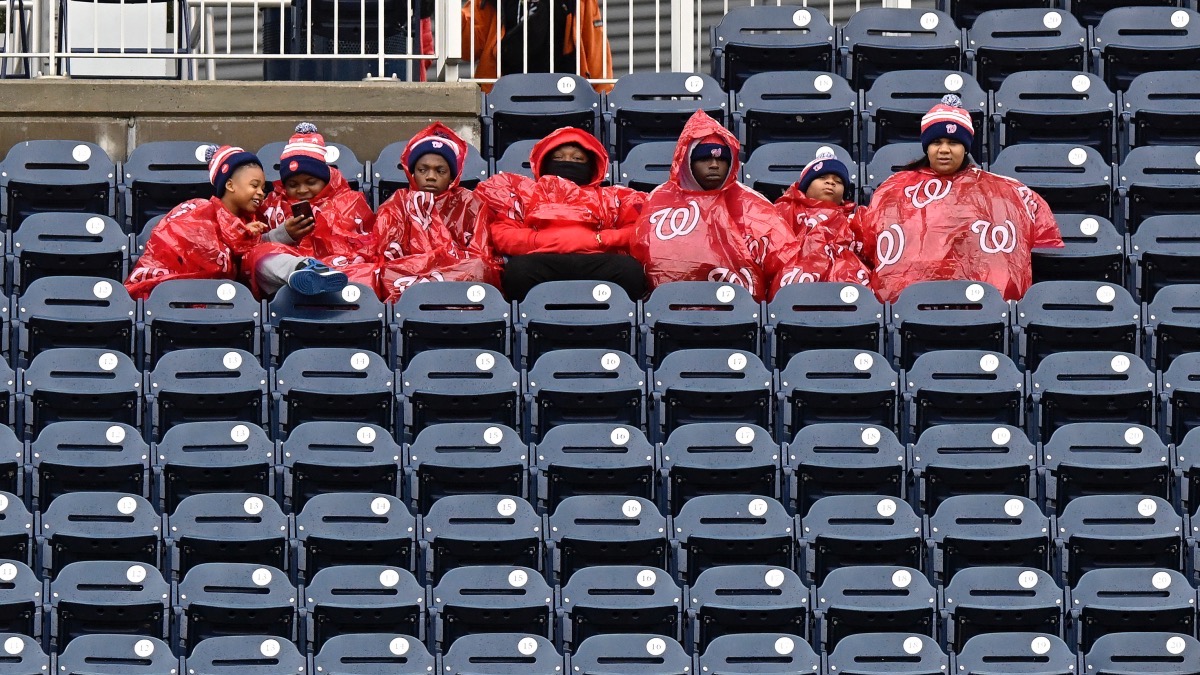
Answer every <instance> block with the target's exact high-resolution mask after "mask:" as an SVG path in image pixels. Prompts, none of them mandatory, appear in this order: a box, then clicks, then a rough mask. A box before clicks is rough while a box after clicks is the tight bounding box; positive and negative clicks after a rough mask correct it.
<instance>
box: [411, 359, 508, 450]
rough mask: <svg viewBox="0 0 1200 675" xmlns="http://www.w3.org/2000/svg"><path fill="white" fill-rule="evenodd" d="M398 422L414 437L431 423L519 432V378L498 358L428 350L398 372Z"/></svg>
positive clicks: (503, 360) (504, 360) (506, 361)
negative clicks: (400, 395)
mask: <svg viewBox="0 0 1200 675" xmlns="http://www.w3.org/2000/svg"><path fill="white" fill-rule="evenodd" d="M402 382H403V385H402V389H401V391H402V393H403V395H404V423H405V426H406V427H407V429H408V433H409V434H411V435H412V436H416V435H417V434H419V433H421V431H422V430H423V429H425V428H426V427H428V426H430V425H433V424H452V423H453V424H462V423H465V422H490V423H492V424H502V425H506V426H508V427H509V428H510V429H519V428H520V427H519V426H518V425H519V424H520V422H521V410H520V409H521V375H520V373H518V372H517V371H516V370H515V369H514V368H513V366H512V364H511V363H509V361H508V359H507V358H505V357H504V355H502V354H500V353H497V352H493V351H487V350H476V349H434V350H430V351H426V352H421V353H420V354H417V355H416V356H415V357H414V358H413V360H412V361H410V362H409V364H408V367H407V368H405V370H404V376H403V378H402Z"/></svg>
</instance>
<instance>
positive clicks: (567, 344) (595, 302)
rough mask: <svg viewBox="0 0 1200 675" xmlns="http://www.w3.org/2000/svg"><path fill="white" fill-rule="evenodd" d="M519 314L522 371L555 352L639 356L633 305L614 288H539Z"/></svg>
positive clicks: (573, 284)
mask: <svg viewBox="0 0 1200 675" xmlns="http://www.w3.org/2000/svg"><path fill="white" fill-rule="evenodd" d="M405 295H407V293H406V294H405ZM518 312H519V313H518V314H517V316H516V321H515V322H514V323H515V326H514V328H515V329H516V345H517V346H516V349H515V351H516V353H517V354H518V355H519V356H520V358H521V362H522V363H523V364H524V366H525V367H526V368H529V367H532V366H533V364H534V363H537V360H538V358H539V357H540V356H541V355H542V354H545V353H546V352H549V351H552V350H555V349H609V350H614V351H621V352H625V353H626V354H629V355H631V356H637V342H636V339H637V321H638V311H637V302H636V301H635V300H630V299H629V296H627V295H626V294H625V293H623V292H621V288H620V287H615V288H614V286H613V285H612V284H607V283H604V282H590V281H550V282H547V283H542V284H538V285H536V286H534V287H533V288H532V289H530V290H529V294H528V295H526V296H525V299H524V300H522V301H521V305H520V307H519V309H518Z"/></svg>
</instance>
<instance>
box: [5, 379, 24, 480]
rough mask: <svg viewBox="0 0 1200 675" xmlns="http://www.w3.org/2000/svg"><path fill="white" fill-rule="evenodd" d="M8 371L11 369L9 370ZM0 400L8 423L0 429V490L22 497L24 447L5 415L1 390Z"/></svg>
mask: <svg viewBox="0 0 1200 675" xmlns="http://www.w3.org/2000/svg"><path fill="white" fill-rule="evenodd" d="M0 370H2V369H0ZM9 373H12V371H11V370H9ZM8 377H9V378H11V379H12V380H15V379H16V377H15V376H13V375H11V374H10V375H8ZM11 389H12V388H11V387H9V392H8V394H7V395H8V398H12V391H11ZM0 401H4V405H3V410H2V412H0V417H3V418H4V421H5V422H7V423H8V424H6V425H4V428H2V429H0V492H7V493H9V494H11V495H14V496H16V497H18V498H22V497H24V496H25V464H26V463H27V459H26V457H25V447H24V445H23V444H22V443H21V441H20V440H19V439H18V438H17V433H16V431H15V430H14V427H13V426H12V420H11V418H10V417H9V416H8V415H7V413H8V412H9V409H8V408H9V405H8V401H6V400H4V393H3V392H0Z"/></svg>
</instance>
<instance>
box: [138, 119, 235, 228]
mask: <svg viewBox="0 0 1200 675" xmlns="http://www.w3.org/2000/svg"><path fill="white" fill-rule="evenodd" d="M207 150H208V144H207V143H197V142H196V141H151V142H149V143H142V144H140V145H138V146H137V147H136V148H134V149H133V152H131V153H129V159H128V160H126V161H125V163H124V164H123V165H122V166H121V169H122V170H123V171H124V173H125V175H124V179H123V181H122V183H123V185H124V186H125V201H124V205H125V213H126V214H127V215H128V217H129V227H130V231H131V232H137V231H138V230H141V229H142V226H143V225H145V224H146V222H147V221H149V220H150V219H151V218H153V217H155V216H161V215H165V214H167V213H168V212H170V211H171V209H173V208H175V207H176V206H177V205H179V204H182V203H184V202H186V201H188V200H189V199H208V198H209V197H211V196H212V193H213V190H212V181H211V179H210V178H209V177H208V162H206V161H204V155H205V153H206V151H207Z"/></svg>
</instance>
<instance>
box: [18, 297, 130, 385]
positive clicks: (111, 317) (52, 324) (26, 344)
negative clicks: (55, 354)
mask: <svg viewBox="0 0 1200 675" xmlns="http://www.w3.org/2000/svg"><path fill="white" fill-rule="evenodd" d="M17 305H18V308H19V309H18V310H17V320H18V321H19V322H20V326H19V328H18V330H17V343H16V352H17V353H16V354H15V355H14V356H16V357H18V359H19V360H20V361H21V362H23V363H28V361H29V360H32V359H33V358H34V357H35V356H37V355H38V354H41V353H42V352H44V351H46V350H47V349H61V348H67V347H80V348H88V349H107V350H111V351H115V352H120V353H121V354H124V355H126V356H130V357H136V356H137V329H136V325H137V323H138V319H139V317H138V309H137V303H135V302H134V301H133V300H132V299H131V298H130V297H129V292H128V291H126V290H125V287H124V286H122V285H121V284H120V283H119V282H116V281H112V280H110V279H104V278H101V277H67V276H63V277H43V278H41V279H38V280H37V281H35V282H33V283H32V284H30V285H29V286H28V287H27V288H26V289H25V292H24V293H22V294H21V298H20V300H19V301H18V303H17Z"/></svg>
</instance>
